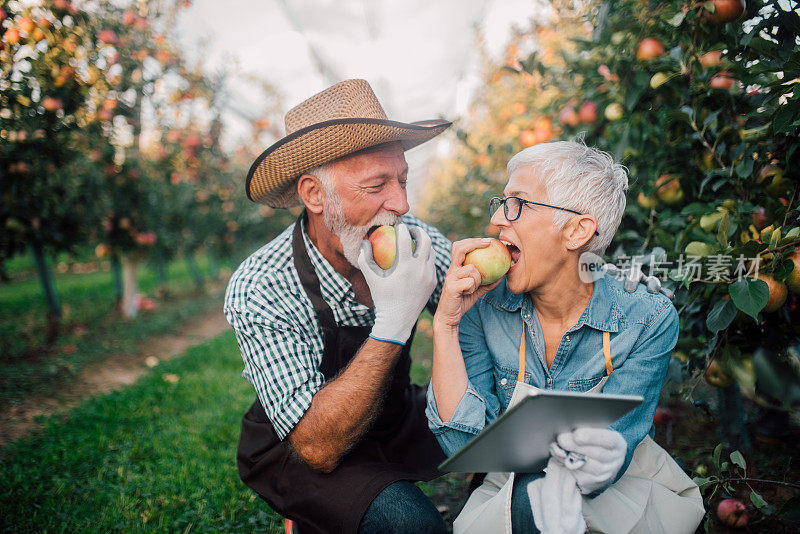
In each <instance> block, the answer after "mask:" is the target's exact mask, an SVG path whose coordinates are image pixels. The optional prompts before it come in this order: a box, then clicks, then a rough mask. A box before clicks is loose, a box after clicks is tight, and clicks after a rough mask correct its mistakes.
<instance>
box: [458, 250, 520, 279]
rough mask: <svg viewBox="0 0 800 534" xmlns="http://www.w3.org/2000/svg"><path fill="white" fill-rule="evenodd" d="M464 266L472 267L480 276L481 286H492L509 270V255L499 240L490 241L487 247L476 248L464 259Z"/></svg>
mask: <svg viewBox="0 0 800 534" xmlns="http://www.w3.org/2000/svg"><path fill="white" fill-rule="evenodd" d="M464 265H474V266H475V268H476V269H478V273H480V275H481V285H482V286H486V285H489V284H493V283H495V282H497V281H498V280H500V279H501V278H503V276H505V274H506V273H507V272H508V270H509V269H510V268H511V254H510V253H509V252H508V248H507V247H506V246H505V245H504V244H503V243H501V242H500V240H499V239H492V240H491V242H490V243H489V246H488V247H484V248H476V249H475V250H473V251H471V252H470V253H468V254H467V255H466V256H465V257H464Z"/></svg>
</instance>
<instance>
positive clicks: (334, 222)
mask: <svg viewBox="0 0 800 534" xmlns="http://www.w3.org/2000/svg"><path fill="white" fill-rule="evenodd" d="M326 193H327V198H328V200H329V202H328V203H327V204H326V205H325V208H324V210H323V213H322V215H323V220H324V221H325V226H327V227H328V229H329V230H330V231H331V232H333V234H334V235H336V237H338V238H339V241H341V243H342V250H343V252H344V257H345V259H347V261H348V262H350V264H351V265H352V266H353V267H358V255H359V253H360V252H361V241H362V240H364V239H366V235H367V232H368V231H369V229H370V228H372V227H373V226H380V225H382V224H389V225H392V226H394V225H395V224H397V223H398V222H400V216H399V215H395V214H393V213H388V212H384V213H379V214H378V215H376V216H375V217H373V218H372V220H370V221H369V222H368V223H367V224H365V225H364V226H353V225H351V224H349V223H348V222H347V220H345V217H344V210H343V209H342V201H341V199H340V198H339V196H338V195H336V194H335V193H334V194H330V192H326Z"/></svg>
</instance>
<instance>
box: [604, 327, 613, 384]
mask: <svg viewBox="0 0 800 534" xmlns="http://www.w3.org/2000/svg"><path fill="white" fill-rule="evenodd" d="M603 356H604V357H605V359H606V376H608V375H610V374H611V371H613V370H614V366H613V365H611V334H610V333H608V332H603Z"/></svg>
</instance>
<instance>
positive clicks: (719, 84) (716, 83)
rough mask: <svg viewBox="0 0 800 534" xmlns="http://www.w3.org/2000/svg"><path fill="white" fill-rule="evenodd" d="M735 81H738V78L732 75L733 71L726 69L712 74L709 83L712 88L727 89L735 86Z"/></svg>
mask: <svg viewBox="0 0 800 534" xmlns="http://www.w3.org/2000/svg"><path fill="white" fill-rule="evenodd" d="M734 82H736V80H735V79H734V78H733V76H731V73H730V72H728V71H725V70H724V71H721V72H718V73H717V74H715V75H714V76H712V77H711V80H710V81H709V82H708V84H709V85H710V86H711V88H712V89H726V90H727V89H730V88H731V87H733V84H734Z"/></svg>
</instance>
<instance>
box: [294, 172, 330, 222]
mask: <svg viewBox="0 0 800 534" xmlns="http://www.w3.org/2000/svg"><path fill="white" fill-rule="evenodd" d="M297 194H298V196H299V197H300V200H302V201H303V204H305V206H306V209H307V210H308V211H309V212H311V213H315V214H317V215H319V214H320V213H322V209H323V207H324V206H325V191H324V190H323V188H322V184H321V183H320V181H319V178H317V177H316V176H313V175H311V174H304V175H302V176H300V178H299V179H298V180H297Z"/></svg>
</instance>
